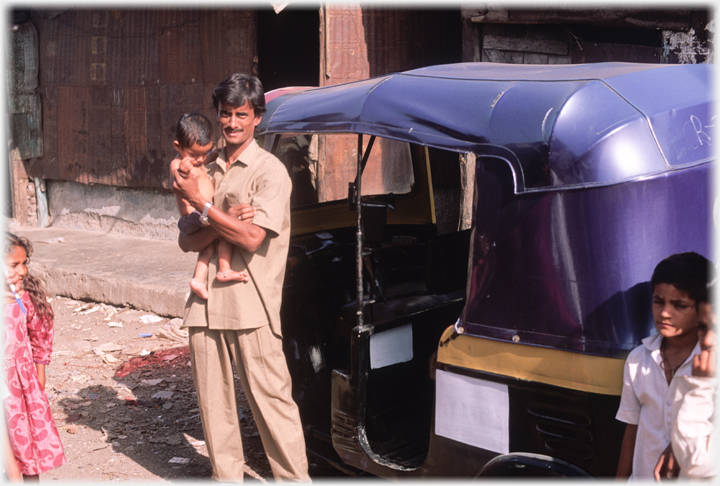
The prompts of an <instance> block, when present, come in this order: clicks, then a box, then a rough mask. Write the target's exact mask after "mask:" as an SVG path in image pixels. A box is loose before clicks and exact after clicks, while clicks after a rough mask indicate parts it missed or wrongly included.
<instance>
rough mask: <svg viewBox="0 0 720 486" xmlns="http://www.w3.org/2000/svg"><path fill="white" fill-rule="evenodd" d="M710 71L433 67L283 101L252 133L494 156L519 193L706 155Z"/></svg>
mask: <svg viewBox="0 0 720 486" xmlns="http://www.w3.org/2000/svg"><path fill="white" fill-rule="evenodd" d="M711 70H712V66H711V65H707V64H697V65H666V64H633V63H598V64H578V65H510V64H497V63H459V64H447V65H439V66H431V67H426V68H420V69H415V70H411V71H406V72H402V73H395V74H389V75H385V76H380V77H376V78H372V79H367V80H363V81H357V82H352V83H346V84H340V85H334V86H327V87H321V88H311V89H307V90H302V91H294V92H290V93H287V94H282V95H280V96H277V97H275V98H274V99H272V100H270V101H269V102H268V104H267V113H266V114H265V115H264V116H263V119H262V122H261V124H260V125H259V126H258V127H257V130H256V134H257V135H264V134H270V133H280V132H293V133H314V132H322V133H363V134H368V135H376V136H378V137H386V138H391V139H396V140H402V141H407V142H411V143H417V144H422V145H427V146H430V147H436V148H440V149H444V150H451V151H455V152H460V153H475V154H477V155H478V156H488V157H497V158H500V159H502V160H504V161H506V162H507V163H508V164H510V166H511V167H512V171H513V177H514V184H515V192H516V193H523V192H537V191H548V190H553V191H554V190H563V189H573V188H578V187H591V186H603V185H610V184H617V183H620V182H625V181H630V180H634V179H638V178H642V177H646V176H649V175H656V174H660V173H663V172H667V171H672V170H674V169H676V168H678V167H686V166H691V165H696V164H701V163H704V162H707V161H708V160H709V159H710V157H711V156H712V146H711V133H710V130H711V129H710V128H709V126H710V125H711V124H712V123H711V116H712V113H711V108H712V107H711V94H712V89H711V84H710V83H711V82H712V80H711V75H710V74H711Z"/></svg>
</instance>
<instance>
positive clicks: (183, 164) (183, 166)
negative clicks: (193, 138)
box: [178, 157, 194, 178]
mask: <svg viewBox="0 0 720 486" xmlns="http://www.w3.org/2000/svg"><path fill="white" fill-rule="evenodd" d="M193 167H194V165H193V163H192V159H191V158H190V157H185V158H184V159H182V160H181V161H180V163H179V164H178V174H180V175H181V176H182V177H185V178H187V177H188V176H189V175H190V171H191V170H193Z"/></svg>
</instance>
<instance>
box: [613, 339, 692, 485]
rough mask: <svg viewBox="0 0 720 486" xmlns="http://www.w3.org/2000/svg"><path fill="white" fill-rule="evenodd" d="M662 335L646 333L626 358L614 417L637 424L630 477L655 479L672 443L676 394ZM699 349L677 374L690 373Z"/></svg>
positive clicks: (685, 374)
mask: <svg viewBox="0 0 720 486" xmlns="http://www.w3.org/2000/svg"><path fill="white" fill-rule="evenodd" d="M662 339H663V338H662V335H660V334H653V335H652V336H649V337H646V338H645V339H643V340H642V344H641V345H640V346H638V347H637V348H635V349H633V350H632V351H631V352H630V354H629V355H628V357H627V360H626V361H625V371H624V374H623V391H622V396H621V398H620V408H619V409H618V412H617V415H615V418H616V419H617V420H619V421H621V422H625V423H628V424H634V425H637V426H638V431H637V439H636V440H635V451H634V453H633V467H632V474H631V475H630V480H647V479H654V475H653V470H654V469H655V465H656V464H657V461H658V458H659V457H660V454H661V453H662V452H663V451H664V450H665V449H666V448H667V446H668V444H670V434H671V431H672V424H673V419H672V404H673V398H674V394H673V392H672V391H671V390H670V386H669V385H668V382H667V380H666V379H665V372H664V371H663V369H662V367H661V365H660V363H661V362H662V357H661V356H660V344H661V343H662ZM698 353H700V346H699V345H697V344H696V345H695V349H693V351H692V353H690V356H689V357H688V359H686V360H685V362H684V363H683V364H682V365H681V366H680V368H678V370H677V371H676V372H675V378H678V377H680V376H688V375H690V374H691V372H692V357H693V356H694V355H696V354H698ZM675 378H674V379H675Z"/></svg>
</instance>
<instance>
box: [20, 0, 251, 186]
mask: <svg viewBox="0 0 720 486" xmlns="http://www.w3.org/2000/svg"><path fill="white" fill-rule="evenodd" d="M31 22H32V23H33V24H34V26H35V27H36V29H37V32H38V37H39V65H40V69H39V86H38V93H39V94H40V100H41V105H42V120H43V127H42V129H43V142H44V143H43V147H44V150H43V154H42V156H41V157H37V158H33V159H30V161H29V163H28V174H29V175H30V176H35V177H41V178H45V179H57V180H64V181H75V182H80V183H85V184H94V183H98V184H107V185H112V186H120V187H131V188H157V189H160V188H166V189H167V188H169V187H170V183H169V177H168V166H169V162H170V160H171V159H172V157H173V156H174V151H173V149H172V141H173V137H174V132H173V130H174V123H175V122H176V121H177V119H178V118H179V117H180V115H182V114H183V113H185V112H187V111H200V112H202V113H204V114H205V115H206V116H208V117H211V120H214V113H213V110H212V102H211V93H212V90H213V88H215V86H216V85H217V83H218V82H219V81H221V80H222V79H224V78H225V77H227V76H228V75H230V74H232V73H234V72H250V71H251V70H252V69H253V58H254V57H255V55H256V51H257V49H256V35H255V25H256V24H255V14H254V13H253V12H252V11H247V10H169V9H165V10H160V9H156V10H142V9H133V10H129V9H104V10H100V9H68V10H65V11H41V10H37V9H36V10H33V12H32V15H31ZM215 135H216V138H219V137H220V134H219V133H216V134H215Z"/></svg>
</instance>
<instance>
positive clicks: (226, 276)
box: [215, 270, 250, 282]
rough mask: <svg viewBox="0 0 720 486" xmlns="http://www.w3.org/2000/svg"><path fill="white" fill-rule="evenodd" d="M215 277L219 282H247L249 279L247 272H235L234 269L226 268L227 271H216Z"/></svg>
mask: <svg viewBox="0 0 720 486" xmlns="http://www.w3.org/2000/svg"><path fill="white" fill-rule="evenodd" d="M215 278H216V279H218V281H220V282H232V281H236V282H247V281H248V280H250V277H249V276H248V273H247V272H236V271H234V270H228V271H227V272H218V273H216V274H215Z"/></svg>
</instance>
